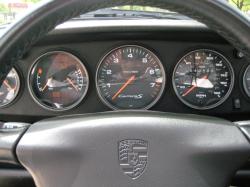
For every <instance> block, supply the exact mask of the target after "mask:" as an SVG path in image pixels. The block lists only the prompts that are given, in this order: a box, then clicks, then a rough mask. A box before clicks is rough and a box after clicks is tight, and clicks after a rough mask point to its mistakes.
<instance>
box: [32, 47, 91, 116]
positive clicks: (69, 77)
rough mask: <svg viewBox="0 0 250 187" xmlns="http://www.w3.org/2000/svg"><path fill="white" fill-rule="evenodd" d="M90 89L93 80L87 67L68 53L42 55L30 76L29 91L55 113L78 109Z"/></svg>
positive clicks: (38, 101) (59, 52) (55, 52)
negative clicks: (90, 81) (90, 78)
mask: <svg viewBox="0 0 250 187" xmlns="http://www.w3.org/2000/svg"><path fill="white" fill-rule="evenodd" d="M88 86H89V77H88V73H87V70H86V68H85V66H84V65H83V63H82V62H81V61H80V60H79V58H77V57H76V56H74V55H72V54H70V53H68V52H64V51H54V52H49V53H46V54H44V55H42V56H41V57H40V58H39V59H38V60H37V61H36V62H35V63H34V65H33V67H32V70H31V72H30V76H29V88H30V91H31V94H32V96H33V98H34V99H35V101H36V102H37V103H38V104H40V105H41V106H43V107H45V108H47V109H51V110H55V111H62V110H68V109H71V108H73V107H75V106H76V105H78V104H79V103H80V102H81V101H82V99H83V98H84V97H85V95H86V93H87V90H88Z"/></svg>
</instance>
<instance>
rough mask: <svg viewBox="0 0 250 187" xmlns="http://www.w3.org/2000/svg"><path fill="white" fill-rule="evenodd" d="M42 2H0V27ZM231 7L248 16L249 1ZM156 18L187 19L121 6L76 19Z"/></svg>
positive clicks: (234, 2) (157, 10) (239, 0)
mask: <svg viewBox="0 0 250 187" xmlns="http://www.w3.org/2000/svg"><path fill="white" fill-rule="evenodd" d="M41 1H44V0H0V26H5V25H7V24H10V23H12V22H13V21H15V20H16V19H17V18H18V17H20V16H21V14H23V13H25V12H27V10H29V9H32V7H34V6H36V5H37V4H38V3H39V2H41ZM225 1H227V2H228V3H230V4H231V5H232V6H235V7H237V8H239V9H240V10H242V11H243V12H244V13H246V14H247V15H249V16H250V0H225ZM121 17H122V18H124V17H125V18H133V19H136V18H137V19H139V18H142V17H143V18H145V17H146V18H157V19H160V18H162V19H188V18H187V17H185V16H182V15H180V14H177V13H175V12H170V11H167V10H163V9H160V8H154V7H149V6H121V7H112V8H108V9H101V10H98V11H95V12H91V13H88V14H86V15H84V16H80V17H78V18H77V19H91V18H92V19H93V18H94V19H102V18H105V19H107V18H109V19H115V18H121Z"/></svg>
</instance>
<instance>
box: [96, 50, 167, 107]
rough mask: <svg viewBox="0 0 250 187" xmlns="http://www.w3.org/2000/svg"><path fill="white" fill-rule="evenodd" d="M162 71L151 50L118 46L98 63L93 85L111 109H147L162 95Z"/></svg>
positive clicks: (163, 74)
mask: <svg viewBox="0 0 250 187" xmlns="http://www.w3.org/2000/svg"><path fill="white" fill-rule="evenodd" d="M165 79H166V78H165V71H164V68H163V66H162V63H161V61H160V60H159V58H158V57H157V56H156V55H155V54H154V53H153V52H151V51H150V50H148V49H146V48H144V47H141V46H135V45H127V46H121V47H119V48H116V49H114V50H112V51H111V52H109V53H108V54H107V55H106V56H105V57H104V58H103V59H102V60H101V62H100V64H99V67H98V71H97V75H96V85H97V90H98V93H99V96H100V98H101V99H102V101H103V102H104V103H105V104H106V105H107V106H109V107H111V108H113V109H148V108H150V107H152V106H153V105H154V104H155V103H156V102H157V101H158V100H159V98H160V97H161V95H162V93H163V90H164V86H165Z"/></svg>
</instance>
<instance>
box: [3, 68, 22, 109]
mask: <svg viewBox="0 0 250 187" xmlns="http://www.w3.org/2000/svg"><path fill="white" fill-rule="evenodd" d="M11 71H14V73H15V74H16V77H17V87H16V89H17V91H16V93H15V96H14V97H13V98H12V99H11V100H10V101H9V102H7V103H5V104H1V103H0V108H5V107H8V106H10V105H11V104H12V103H14V102H15V100H16V99H17V96H18V95H19V93H20V88H21V79H20V75H19V73H18V71H17V70H16V68H15V67H14V68H12V69H11Z"/></svg>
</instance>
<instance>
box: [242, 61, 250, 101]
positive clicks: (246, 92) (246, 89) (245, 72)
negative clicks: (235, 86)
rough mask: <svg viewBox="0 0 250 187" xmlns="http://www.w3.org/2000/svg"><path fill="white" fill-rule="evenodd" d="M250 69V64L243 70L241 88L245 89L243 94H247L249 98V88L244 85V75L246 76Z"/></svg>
mask: <svg viewBox="0 0 250 187" xmlns="http://www.w3.org/2000/svg"><path fill="white" fill-rule="evenodd" d="M248 71H250V65H248V66H247V68H246V70H245V71H244V75H243V80H242V81H243V88H244V91H245V94H246V95H247V97H248V98H250V90H248V88H247V85H246V81H245V80H246V76H247V72H248Z"/></svg>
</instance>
